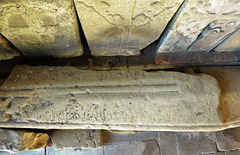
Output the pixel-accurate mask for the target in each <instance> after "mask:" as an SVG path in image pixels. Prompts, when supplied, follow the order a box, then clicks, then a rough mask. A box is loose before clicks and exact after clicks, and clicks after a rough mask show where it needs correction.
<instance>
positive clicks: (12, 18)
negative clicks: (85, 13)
mask: <svg viewBox="0 0 240 155" xmlns="http://www.w3.org/2000/svg"><path fill="white" fill-rule="evenodd" d="M0 21H1V22H0V33H2V34H3V35H4V36H5V37H6V38H7V39H8V40H9V41H10V42H11V43H12V44H13V45H15V47H17V48H18V49H19V50H20V51H21V52H22V53H23V54H24V55H26V56H54V57H71V56H79V55H81V54H82V52H83V50H82V47H81V43H80V36H79V30H78V21H77V16H76V13H75V10H74V4H73V2H72V1H71V0H57V1H52V0H43V1H33V0H30V1H29V0H8V1H1V2H0Z"/></svg>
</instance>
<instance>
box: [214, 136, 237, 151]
mask: <svg viewBox="0 0 240 155" xmlns="http://www.w3.org/2000/svg"><path fill="white" fill-rule="evenodd" d="M239 134H240V133H239ZM216 139H217V147H218V150H219V151H229V150H236V149H240V141H236V140H235V138H234V136H233V135H231V134H227V133H226V132H225V131H218V132H216Z"/></svg>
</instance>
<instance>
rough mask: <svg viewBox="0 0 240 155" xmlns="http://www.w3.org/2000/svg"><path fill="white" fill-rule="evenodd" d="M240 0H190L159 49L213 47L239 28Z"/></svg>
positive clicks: (208, 48) (202, 49)
mask: <svg viewBox="0 0 240 155" xmlns="http://www.w3.org/2000/svg"><path fill="white" fill-rule="evenodd" d="M239 7H240V2H239V1H238V0H188V1H185V2H184V5H183V6H182V9H181V11H179V17H178V18H177V19H176V21H174V22H175V23H173V24H174V25H173V27H172V28H171V30H170V31H169V33H168V34H167V36H166V38H165V39H164V41H163V42H161V43H160V47H159V48H158V49H157V50H158V51H157V52H158V53H162V52H179V51H193V52H195V51H206V52H208V51H210V50H212V49H213V48H215V47H216V46H217V45H218V44H219V43H221V42H222V41H223V40H224V39H225V38H227V37H228V36H229V35H231V34H232V33H233V32H235V31H236V30H237V29H238V28H239V24H240V18H239V17H240V10H239Z"/></svg>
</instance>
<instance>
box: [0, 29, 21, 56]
mask: <svg viewBox="0 0 240 155" xmlns="http://www.w3.org/2000/svg"><path fill="white" fill-rule="evenodd" d="M19 55H20V53H19V52H18V51H17V50H16V49H15V48H14V47H11V46H10V44H9V42H8V41H7V40H6V39H5V38H4V37H3V36H2V35H1V34H0V60H5V59H12V58H13V57H15V56H19Z"/></svg>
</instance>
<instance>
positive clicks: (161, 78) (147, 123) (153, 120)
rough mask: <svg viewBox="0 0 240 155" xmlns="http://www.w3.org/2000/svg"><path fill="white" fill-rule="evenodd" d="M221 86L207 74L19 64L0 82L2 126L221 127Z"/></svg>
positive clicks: (91, 127)
mask: <svg viewBox="0 0 240 155" xmlns="http://www.w3.org/2000/svg"><path fill="white" fill-rule="evenodd" d="M219 92H220V90H219V88H218V83H217V81H216V80H215V79H214V78H213V77H211V76H208V75H204V74H202V75H189V74H184V73H178V72H164V71H157V72H146V71H139V70H117V71H90V70H88V71H87V70H80V69H78V68H76V67H48V66H36V67H31V66H16V67H15V68H14V69H13V71H12V73H11V75H10V76H9V77H8V78H7V79H6V80H5V81H4V83H3V84H2V85H1V86H0V116H1V117H0V127H18V128H22V127H24V128H44V129H45V128H52V129H54V128H60V129H108V130H148V131H150V130H152V131H154V130H170V131H212V130H220V129H222V128H224V127H222V119H221V115H220V113H219V110H218V105H219Z"/></svg>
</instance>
